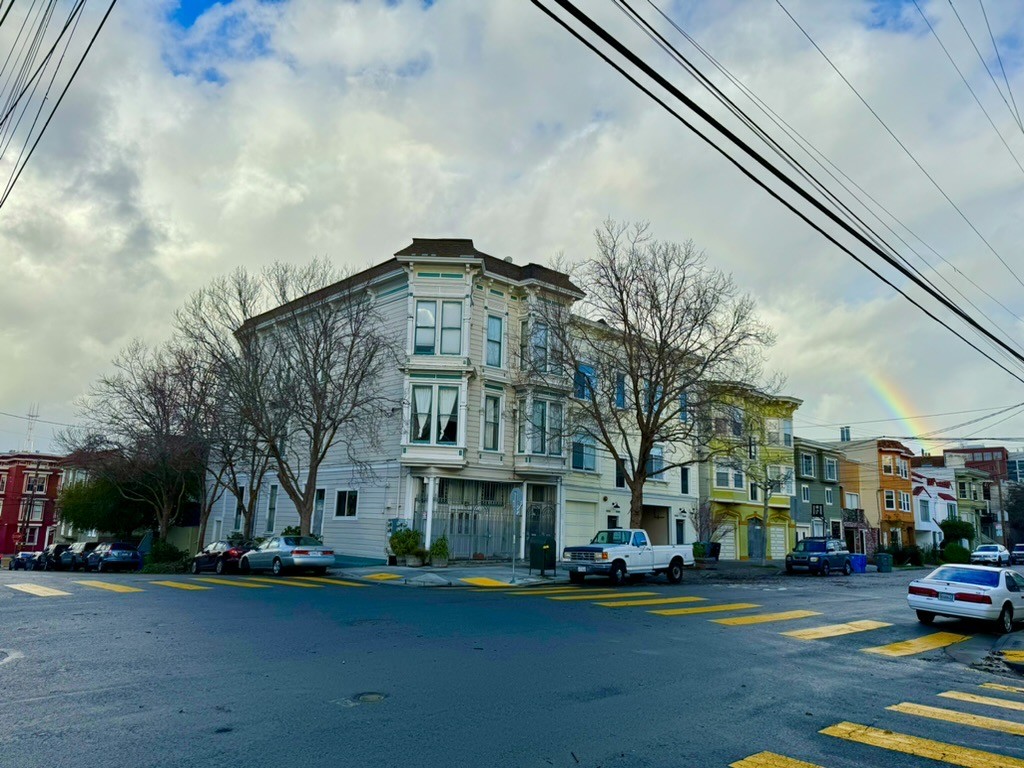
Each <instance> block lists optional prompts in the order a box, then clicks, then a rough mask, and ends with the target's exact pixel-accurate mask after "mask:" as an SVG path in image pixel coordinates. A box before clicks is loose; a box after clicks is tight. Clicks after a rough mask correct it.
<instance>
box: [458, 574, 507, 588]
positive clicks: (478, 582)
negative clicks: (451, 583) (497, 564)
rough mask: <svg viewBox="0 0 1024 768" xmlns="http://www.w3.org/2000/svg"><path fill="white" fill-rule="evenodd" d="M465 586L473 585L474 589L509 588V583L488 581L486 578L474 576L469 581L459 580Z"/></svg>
mask: <svg viewBox="0 0 1024 768" xmlns="http://www.w3.org/2000/svg"><path fill="white" fill-rule="evenodd" d="M459 581H461V582H463V583H464V584H472V585H473V586H474V587H506V588H507V587H508V586H509V584H508V582H507V581H498V580H497V579H488V578H486V577H484V576H473V577H471V578H468V579H459Z"/></svg>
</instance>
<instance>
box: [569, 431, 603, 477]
mask: <svg viewBox="0 0 1024 768" xmlns="http://www.w3.org/2000/svg"><path fill="white" fill-rule="evenodd" d="M577 445H579V446H581V451H580V456H581V457H582V463H583V466H581V467H577V466H576V446H577ZM588 448H589V449H590V450H589V451H588V450H587V449H588ZM570 451H571V454H572V455H571V456H570V458H569V466H570V467H572V469H573V470H575V471H576V472H597V443H596V441H595V440H594V438H592V437H590V436H589V435H584V434H579V435H576V436H575V437H574V438H573V439H572V447H571V449H570ZM588 456H589V458H590V461H591V464H593V466H590V467H588V466H587V457H588Z"/></svg>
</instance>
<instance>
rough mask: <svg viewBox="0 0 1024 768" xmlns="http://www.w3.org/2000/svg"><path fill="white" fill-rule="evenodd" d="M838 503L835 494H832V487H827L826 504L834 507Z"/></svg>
mask: <svg viewBox="0 0 1024 768" xmlns="http://www.w3.org/2000/svg"><path fill="white" fill-rule="evenodd" d="M835 503H836V500H835V496H834V495H833V494H832V489H831V488H826V489H825V504H826V505H827V506H829V507H834V506H835Z"/></svg>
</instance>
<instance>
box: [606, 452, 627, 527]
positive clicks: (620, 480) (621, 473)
mask: <svg viewBox="0 0 1024 768" xmlns="http://www.w3.org/2000/svg"><path fill="white" fill-rule="evenodd" d="M615 487H616V488H625V487H626V465H625V464H623V463H622V459H616V460H615ZM608 527H609V528H611V527H612V526H608ZM616 527H618V526H616Z"/></svg>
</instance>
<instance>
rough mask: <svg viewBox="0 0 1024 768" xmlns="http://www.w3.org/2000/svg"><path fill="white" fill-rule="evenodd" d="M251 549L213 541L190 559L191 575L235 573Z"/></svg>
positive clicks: (250, 547)
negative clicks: (212, 572) (207, 572)
mask: <svg viewBox="0 0 1024 768" xmlns="http://www.w3.org/2000/svg"><path fill="white" fill-rule="evenodd" d="M251 549H252V545H251V544H232V543H231V542H230V541H215V542H213V543H212V544H209V545H207V547H206V548H205V549H203V550H202V551H200V552H197V553H196V555H195V556H194V557H193V558H192V573H202V572H203V571H216V572H217V573H226V572H228V571H237V570H238V563H239V561H240V560H241V559H242V555H244V554H245V553H246V552H249V551H250V550H251ZM332 561H333V558H332ZM332 565H333V562H332Z"/></svg>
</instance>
